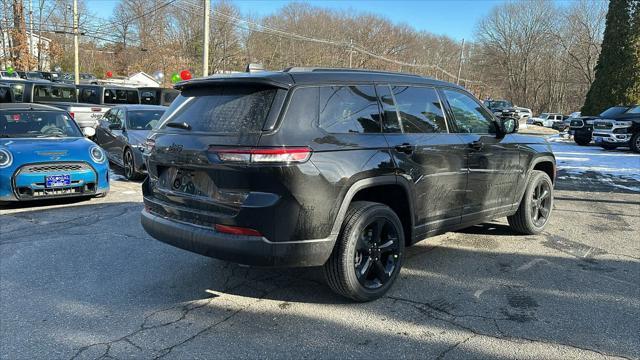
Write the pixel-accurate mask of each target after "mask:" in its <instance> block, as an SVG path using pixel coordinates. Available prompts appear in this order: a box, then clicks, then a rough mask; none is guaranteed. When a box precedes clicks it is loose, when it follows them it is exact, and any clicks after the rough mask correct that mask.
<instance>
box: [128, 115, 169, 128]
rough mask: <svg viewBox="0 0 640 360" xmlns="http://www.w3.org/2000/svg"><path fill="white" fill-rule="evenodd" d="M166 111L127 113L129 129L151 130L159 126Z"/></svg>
mask: <svg viewBox="0 0 640 360" xmlns="http://www.w3.org/2000/svg"><path fill="white" fill-rule="evenodd" d="M163 114H164V110H137V111H128V112H127V129H129V130H151V129H153V128H155V127H156V126H157V125H158V122H159V120H160V118H161V117H162V115H163Z"/></svg>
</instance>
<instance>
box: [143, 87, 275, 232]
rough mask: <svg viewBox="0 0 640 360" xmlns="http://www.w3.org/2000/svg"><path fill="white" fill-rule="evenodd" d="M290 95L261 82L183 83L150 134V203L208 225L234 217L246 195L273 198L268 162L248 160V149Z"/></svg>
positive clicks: (147, 191)
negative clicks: (184, 86)
mask: <svg viewBox="0 0 640 360" xmlns="http://www.w3.org/2000/svg"><path fill="white" fill-rule="evenodd" d="M285 95H286V90H285V89H282V88H278V87H276V86H272V85H269V84H263V83H258V84H251V83H246V84H242V85H238V84H230V85H225V86H219V85H213V86H212V85H207V86H201V87H194V88H187V89H183V90H182V93H181V95H179V96H178V97H177V98H176V100H175V101H174V102H173V103H172V104H171V107H170V108H169V109H168V110H167V111H166V113H165V115H164V116H163V117H162V119H161V120H160V123H161V124H160V125H159V127H158V129H157V130H156V131H154V132H153V133H152V134H151V135H150V137H149V139H148V140H147V150H146V152H147V154H146V157H147V164H148V171H149V180H148V182H147V183H146V184H145V186H144V192H145V198H146V199H147V200H150V201H147V206H149V205H158V204H159V206H160V208H159V209H156V211H158V212H171V213H172V214H173V215H174V216H175V217H178V218H179V219H180V217H184V219H180V220H184V221H188V222H192V223H206V224H211V223H212V222H214V221H215V222H217V220H218V219H220V218H232V217H234V216H236V215H237V214H238V212H239V211H240V208H241V206H242V205H243V204H246V203H247V202H251V201H257V202H258V203H260V202H261V201H266V202H269V201H272V200H273V199H272V195H268V194H265V193H267V192H274V191H275V192H277V190H274V189H273V188H271V189H269V186H271V185H265V184H269V183H271V182H270V181H268V178H269V177H270V176H271V175H270V173H269V169H268V166H251V164H250V161H251V156H252V155H251V154H250V152H251V151H254V150H255V149H256V148H257V145H258V143H259V141H260V137H261V134H262V133H263V131H265V130H264V129H265V128H266V127H269V126H270V125H269V124H273V123H275V120H276V119H277V117H278V115H279V113H280V109H281V107H282V103H283V100H284V96H285ZM263 165H264V164H263ZM254 192H255V194H254ZM250 193H252V197H251V198H249V195H250ZM163 205H169V206H164V207H163ZM163 215H169V214H163Z"/></svg>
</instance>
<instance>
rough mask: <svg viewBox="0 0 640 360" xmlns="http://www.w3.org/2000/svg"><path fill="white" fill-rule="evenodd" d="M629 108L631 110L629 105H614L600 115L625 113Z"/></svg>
mask: <svg viewBox="0 0 640 360" xmlns="http://www.w3.org/2000/svg"><path fill="white" fill-rule="evenodd" d="M627 110H629V107H628V106H614V107H610V108H608V109H607V110H605V111H603V112H602V113H601V114H600V116H601V117H607V116H616V115H620V114H624V113H625V112H626V111H627Z"/></svg>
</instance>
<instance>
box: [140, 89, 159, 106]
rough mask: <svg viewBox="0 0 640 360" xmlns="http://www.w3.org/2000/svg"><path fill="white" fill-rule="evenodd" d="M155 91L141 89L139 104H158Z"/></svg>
mask: <svg viewBox="0 0 640 360" xmlns="http://www.w3.org/2000/svg"><path fill="white" fill-rule="evenodd" d="M156 96H157V95H156V92H155V91H151V90H143V91H141V92H140V103H141V104H152V105H159V101H158V100H156Z"/></svg>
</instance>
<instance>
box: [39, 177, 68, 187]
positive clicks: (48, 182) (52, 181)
mask: <svg viewBox="0 0 640 360" xmlns="http://www.w3.org/2000/svg"><path fill="white" fill-rule="evenodd" d="M44 185H45V187H46V188H58V187H64V186H69V185H71V175H66V174H63V175H49V176H45V178H44Z"/></svg>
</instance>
